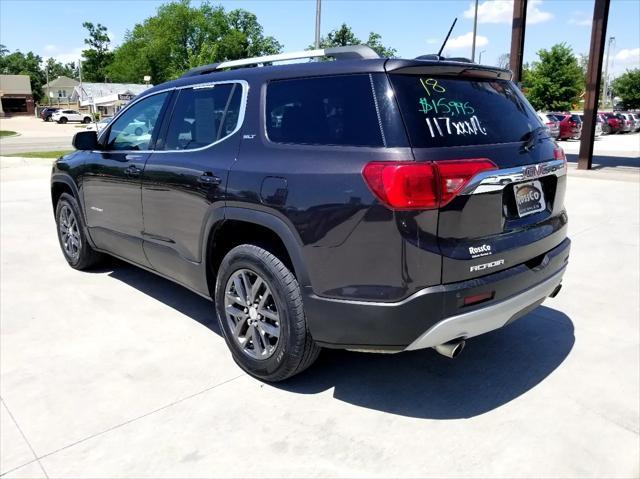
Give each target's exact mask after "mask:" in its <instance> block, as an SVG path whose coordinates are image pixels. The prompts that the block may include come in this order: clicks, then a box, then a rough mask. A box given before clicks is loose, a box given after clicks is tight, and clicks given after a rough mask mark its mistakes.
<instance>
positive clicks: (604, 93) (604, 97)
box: [602, 37, 615, 108]
mask: <svg viewBox="0 0 640 479" xmlns="http://www.w3.org/2000/svg"><path fill="white" fill-rule="evenodd" d="M614 38H615V37H609V41H608V42H607V56H606V59H605V62H604V75H603V79H604V86H603V87H602V108H606V107H607V90H609V51H610V50H611V42H612V41H613V39H614Z"/></svg>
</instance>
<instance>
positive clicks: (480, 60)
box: [478, 50, 486, 65]
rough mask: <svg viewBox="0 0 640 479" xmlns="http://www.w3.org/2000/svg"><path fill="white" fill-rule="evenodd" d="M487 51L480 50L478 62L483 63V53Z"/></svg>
mask: <svg viewBox="0 0 640 479" xmlns="http://www.w3.org/2000/svg"><path fill="white" fill-rule="evenodd" d="M484 52H486V50H480V54H479V55H478V63H480V64H481V65H482V54H483V53H484Z"/></svg>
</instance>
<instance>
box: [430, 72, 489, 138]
mask: <svg viewBox="0 0 640 479" xmlns="http://www.w3.org/2000/svg"><path fill="white" fill-rule="evenodd" d="M418 81H419V82H420V85H421V86H422V88H423V89H424V91H425V93H426V96H423V97H420V98H419V99H418V104H419V110H420V111H421V112H422V113H424V114H425V115H428V116H427V117H426V118H425V121H426V123H427V126H428V127H429V133H430V134H431V138H436V137H444V136H446V135H455V136H458V135H480V134H482V135H486V134H487V130H485V129H484V128H483V127H482V124H481V123H480V120H479V119H478V117H477V116H476V115H475V114H474V113H475V112H476V110H475V108H473V106H472V105H471V104H470V103H469V102H468V101H461V100H458V99H455V98H448V97H447V96H446V93H447V89H446V88H445V87H444V86H442V85H440V84H439V83H438V80H437V79H435V78H419V79H418Z"/></svg>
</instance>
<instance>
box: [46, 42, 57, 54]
mask: <svg viewBox="0 0 640 479" xmlns="http://www.w3.org/2000/svg"><path fill="white" fill-rule="evenodd" d="M57 49H58V47H56V46H55V45H51V44H49V45H45V46H44V51H45V52H49V53H51V52H55V51H56V50H57Z"/></svg>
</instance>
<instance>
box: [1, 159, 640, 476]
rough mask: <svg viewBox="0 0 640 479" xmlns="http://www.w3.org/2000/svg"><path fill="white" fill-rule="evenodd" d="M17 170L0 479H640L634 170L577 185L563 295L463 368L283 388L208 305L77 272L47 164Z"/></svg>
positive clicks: (11, 195) (5, 172)
mask: <svg viewBox="0 0 640 479" xmlns="http://www.w3.org/2000/svg"><path fill="white" fill-rule="evenodd" d="M1 161H2V163H1V165H2V167H3V168H2V169H1V170H0V177H1V188H0V194H1V202H0V220H1V225H2V228H1V231H0V240H1V244H2V248H1V250H0V257H1V258H0V259H1V268H0V313H1V323H0V333H1V335H0V341H1V344H0V359H1V362H0V379H1V381H0V396H1V398H2V404H1V405H0V413H1V415H0V422H1V426H2V427H1V428H0V473H3V474H4V475H3V478H5V477H6V478H15V477H45V474H47V475H48V476H49V477H77V478H80V477H92V478H117V477H122V478H125V477H149V478H152V477H153V478H159V477H167V478H168V477H212V476H225V477H231V476H233V477H249V476H260V477H262V478H266V477H282V476H288V477H294V476H295V477H301V476H329V475H331V476H340V477H389V476H398V477H400V476H402V477H427V476H430V477H461V476H468V477H489V476H491V477H533V476H535V477H638V475H639V474H640V469H639V466H638V464H639V461H640V457H639V447H640V442H639V441H640V440H639V417H640V413H639V403H638V397H639V394H640V387H639V381H640V379H639V378H640V371H639V358H638V350H639V345H640V339H639V321H638V320H639V315H640V310H639V303H640V298H639V291H640V284H639V283H640V278H639V271H638V264H639V261H640V258H639V252H640V244H639V237H640V231H639V229H640V225H639V219H640V211H639V208H640V191H639V190H640V188H639V185H640V176H639V175H638V170H637V169H636V170H633V171H624V172H619V171H614V173H611V174H610V173H609V172H608V171H606V170H603V171H593V172H576V171H574V170H573V169H572V170H571V173H570V178H569V188H568V193H567V199H566V203H567V207H568V210H569V217H570V235H571V238H572V240H573V249H572V256H571V259H570V265H569V269H568V272H567V275H566V277H565V281H564V288H563V290H562V292H561V293H560V295H559V296H558V297H557V298H556V299H552V300H548V301H547V302H546V303H545V304H544V306H542V307H540V308H538V309H537V310H535V311H534V312H532V313H531V314H529V315H527V316H525V317H524V318H522V319H520V320H518V321H517V322H515V323H513V324H511V325H509V326H508V327H506V328H504V329H503V330H499V331H496V332H493V333H490V334H487V335H484V336H482V337H478V338H475V339H472V340H470V341H468V342H467V347H466V348H465V351H464V352H463V353H462V355H461V356H460V357H459V358H458V359H456V360H454V361H451V360H447V359H446V358H443V357H441V356H439V355H437V354H436V353H435V352H434V351H432V350H425V351H417V352H412V353H402V354H397V355H376V354H364V353H350V352H338V351H325V352H323V354H322V355H321V357H320V360H319V361H318V362H317V363H316V364H315V365H314V366H313V367H312V368H311V369H309V370H308V371H307V372H306V373H304V374H303V375H301V376H299V377H297V378H294V379H293V380H291V381H289V382H286V383H284V384H279V385H269V384H264V383H262V382H260V381H257V380H255V379H253V378H251V377H249V376H247V375H246V374H244V373H243V372H242V371H241V370H240V369H239V368H238V367H237V366H236V365H235V364H234V363H233V361H232V360H231V358H230V355H229V353H228V351H227V349H226V346H225V344H224V341H223V340H222V338H221V337H220V334H219V331H218V328H217V325H216V323H215V321H214V317H213V307H212V304H211V303H210V302H208V301H206V300H204V299H202V298H200V297H198V296H196V295H194V294H192V293H190V292H188V291H187V290H185V289H183V288H181V287H179V286H176V285H175V284H173V283H171V282H169V281H166V280H164V279H161V278H159V277H156V276H154V275H153V274H150V273H147V272H144V271H142V270H139V269H137V268H135V267H132V266H129V265H126V264H123V263H120V262H117V261H110V262H107V263H106V264H105V265H104V266H103V267H101V268H100V269H97V270H95V271H92V272H78V271H74V270H72V269H71V268H69V267H68V266H67V265H66V263H65V261H64V259H63V257H62V254H61V253H60V251H59V247H58V243H57V239H56V236H55V225H54V221H53V215H52V211H51V206H50V196H49V184H48V181H49V179H48V175H49V171H50V166H49V163H48V162H46V161H44V160H34V161H21V160H16V159H2V160H1Z"/></svg>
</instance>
